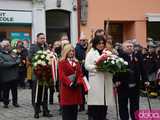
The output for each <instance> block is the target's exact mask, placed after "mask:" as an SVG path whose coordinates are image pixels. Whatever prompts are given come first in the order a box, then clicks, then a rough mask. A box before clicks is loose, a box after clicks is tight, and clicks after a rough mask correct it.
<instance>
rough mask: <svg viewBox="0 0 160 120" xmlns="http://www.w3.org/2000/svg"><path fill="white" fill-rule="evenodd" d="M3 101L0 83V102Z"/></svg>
mask: <svg viewBox="0 0 160 120" xmlns="http://www.w3.org/2000/svg"><path fill="white" fill-rule="evenodd" d="M1 101H3V84H2V83H0V102H1Z"/></svg>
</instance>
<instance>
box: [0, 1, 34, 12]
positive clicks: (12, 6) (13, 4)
mask: <svg viewBox="0 0 160 120" xmlns="http://www.w3.org/2000/svg"><path fill="white" fill-rule="evenodd" d="M31 1H32V0H0V9H3V10H32V2H31Z"/></svg>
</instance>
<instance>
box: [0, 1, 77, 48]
mask: <svg viewBox="0 0 160 120" xmlns="http://www.w3.org/2000/svg"><path fill="white" fill-rule="evenodd" d="M73 1H77V0H62V6H61V7H60V8H57V7H56V2H57V0H46V2H45V5H43V4H40V3H37V4H34V5H32V0H0V9H3V10H27V11H28V10H29V11H32V42H35V38H36V34H37V33H39V32H44V33H46V20H45V18H46V16H45V11H46V10H53V9H61V10H67V11H70V12H71V16H70V20H71V21H70V22H71V25H70V29H71V35H70V36H71V42H72V44H73V45H75V44H76V42H77V38H78V23H77V11H74V10H73ZM75 4H76V5H77V3H75Z"/></svg>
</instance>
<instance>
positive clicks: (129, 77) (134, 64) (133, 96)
mask: <svg viewBox="0 0 160 120" xmlns="http://www.w3.org/2000/svg"><path fill="white" fill-rule="evenodd" d="M122 47H123V51H122V52H121V53H119V56H120V57H122V58H123V59H124V60H125V61H127V62H128V71H127V72H125V73H117V74H116V75H115V76H114V78H113V80H114V82H115V85H116V86H117V92H118V103H119V114H120V118H121V120H129V113H128V100H129V103H130V116H131V118H132V120H136V118H135V112H136V111H137V110H139V92H140V91H139V89H140V88H139V87H140V79H141V78H142V80H144V81H147V80H148V78H147V75H146V71H145V69H144V66H143V59H142V55H141V54H138V53H137V54H135V53H134V49H133V43H132V41H125V42H124V43H123V46H122ZM145 83H147V82H145Z"/></svg>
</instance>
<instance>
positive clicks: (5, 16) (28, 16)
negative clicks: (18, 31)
mask: <svg viewBox="0 0 160 120" xmlns="http://www.w3.org/2000/svg"><path fill="white" fill-rule="evenodd" d="M0 23H27V24H31V23H32V12H31V11H3V10H0Z"/></svg>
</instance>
